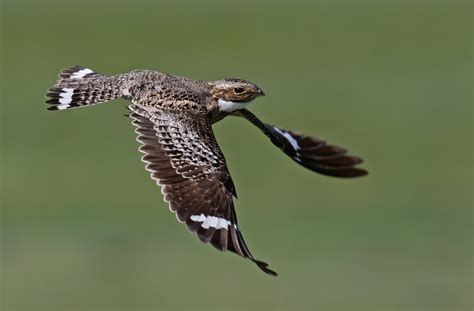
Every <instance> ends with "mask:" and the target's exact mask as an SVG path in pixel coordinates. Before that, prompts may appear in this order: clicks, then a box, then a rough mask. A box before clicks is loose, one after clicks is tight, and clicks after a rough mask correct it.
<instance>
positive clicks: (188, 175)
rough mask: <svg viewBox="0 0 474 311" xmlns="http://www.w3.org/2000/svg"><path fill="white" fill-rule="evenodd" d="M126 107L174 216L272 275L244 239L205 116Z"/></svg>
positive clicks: (229, 182) (231, 190)
mask: <svg viewBox="0 0 474 311" xmlns="http://www.w3.org/2000/svg"><path fill="white" fill-rule="evenodd" d="M129 109H130V110H131V113H130V117H131V118H132V119H133V125H135V127H136V130H135V131H136V133H137V134H138V138H137V141H139V142H140V143H141V144H142V145H141V147H140V149H139V150H140V151H141V152H142V153H144V156H143V157H142V160H143V162H145V163H146V169H147V170H148V171H149V172H150V173H151V177H152V179H154V180H156V182H157V184H158V185H159V186H161V192H162V193H163V195H164V199H165V201H166V202H168V204H169V207H170V209H171V211H172V212H174V213H176V217H177V218H178V220H179V221H180V222H184V223H185V224H186V227H187V228H188V230H189V231H191V232H195V233H196V234H197V235H198V237H199V239H200V240H201V241H202V242H204V243H208V242H209V243H211V244H212V245H213V246H214V247H216V248H217V249H219V250H221V251H226V250H229V251H231V252H234V253H236V254H237V255H240V256H242V257H244V258H248V259H250V260H252V261H253V262H254V263H256V264H257V266H258V267H259V268H260V269H262V270H263V271H264V272H266V273H268V274H270V275H276V273H275V272H274V271H272V270H270V269H269V268H268V265H267V264H266V263H264V262H262V261H259V260H257V259H255V258H254V257H253V256H252V254H251V253H250V250H249V249H248V247H247V245H246V244H245V241H244V238H243V236H242V233H241V232H240V228H239V226H238V224H237V216H236V212H235V209H234V203H233V198H232V196H235V189H234V184H233V182H232V179H231V176H230V174H229V171H228V169H227V166H226V163H225V159H224V156H223V155H222V152H221V150H220V148H219V146H218V145H217V141H216V139H215V137H214V134H213V132H212V128H211V123H210V120H209V119H208V118H207V116H206V115H204V114H202V115H200V114H199V113H198V112H193V111H163V110H157V109H154V108H152V107H141V106H140V105H130V106H129Z"/></svg>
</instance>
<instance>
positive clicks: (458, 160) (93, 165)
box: [0, 0, 473, 311]
mask: <svg viewBox="0 0 474 311" xmlns="http://www.w3.org/2000/svg"><path fill="white" fill-rule="evenodd" d="M1 5H2V6H1V13H2V15H1V26H2V40H1V43H2V56H1V65H2V68H1V81H0V85H1V95H2V97H1V106H0V108H1V131H2V136H1V138H2V141H1V145H0V147H1V168H0V174H1V185H2V188H1V196H0V199H1V206H2V213H1V234H2V240H1V241H2V246H1V274H0V278H1V296H0V306H1V307H0V309H1V310H2V311H3V310H5V311H7V310H8V311H16V310H45V311H46V310H48V311H49V310H67V311H69V310H70V311H103V310H142V311H145V310H146V311H148V310H373V311H385V310H404V311H405V310H406V311H415V310H430V311H434V310H449V311H454V310H472V308H473V304H472V298H473V283H472V282H473V281H472V277H473V266H472V265H473V258H472V249H473V240H472V237H473V236H472V221H473V219H472V211H473V210H472V207H473V197H472V191H473V162H472V156H473V154H472V150H473V137H472V133H473V119H472V118H473V111H472V108H473V98H472V87H473V77H472V70H473V54H472V52H473V51H472V40H473V31H472V18H473V15H472V10H473V5H472V2H470V1H466V2H459V1H436V2H430V1H334V2H333V1H314V2H311V1H278V2H269V1H263V2H253V1H210V0H205V1H200V2H197V1H195V2H194V1H186V2H174V1H164V2H163V1H151V0H150V1H144V0H138V1H131V0H130V1H67V2H66V1H24V0H9V1H8V0H7V1H5V0H3V1H2V2H1ZM72 65H84V66H88V67H90V68H93V69H95V70H97V71H99V72H103V73H111V74H114V73H120V72H127V71H130V70H132V69H136V68H148V69H155V70H159V71H163V72H167V73H172V74H177V75H184V76H189V77H192V78H195V79H204V80H213V79H219V78H223V77H241V78H245V79H249V80H251V81H254V82H256V83H257V84H259V85H260V86H261V87H262V88H263V89H264V90H265V92H266V93H267V96H266V97H264V98H259V99H258V100H257V101H255V102H254V103H252V105H251V106H250V109H251V110H252V111H253V112H254V113H256V114H257V115H258V116H260V117H261V118H262V119H263V120H265V121H267V122H269V123H273V124H278V125H279V126H281V127H283V128H288V129H297V130H301V131H304V132H307V133H312V134H314V135H318V136H320V137H324V138H327V139H328V140H330V141H331V142H333V143H337V144H341V145H343V146H347V147H348V148H349V149H350V150H351V151H352V153H353V154H357V155H360V156H362V157H364V159H365V160H366V164H365V167H366V168H368V169H369V171H370V173H371V174H370V175H369V176H368V177H366V178H362V179H357V180H339V179H334V178H330V177H324V176H318V175H316V174H313V173H311V172H309V171H306V170H305V169H303V168H301V167H299V166H298V165H296V164H295V163H294V162H292V161H291V160H289V159H288V158H287V157H286V156H285V155H284V154H283V153H282V152H280V151H278V150H277V149H275V148H274V146H273V145H272V144H271V143H270V142H269V141H267V139H266V137H265V136H263V135H262V134H261V133H260V132H259V131H258V130H257V129H256V128H253V127H252V126H251V125H250V124H248V123H246V122H245V121H244V120H240V119H231V118H229V119H226V120H225V122H221V123H219V124H217V125H215V131H216V133H217V137H218V140H219V142H220V144H221V147H222V149H223V150H224V152H225V155H226V157H227V161H228V164H229V167H230V170H231V172H232V174H233V176H234V181H235V184H236V186H237V190H238V193H239V200H238V201H237V203H236V208H237V210H238V216H239V220H240V224H241V227H242V229H243V232H244V235H245V237H246V240H247V243H248V244H249V247H250V248H251V250H252V251H253V253H254V254H255V256H256V257H257V258H259V259H262V260H264V261H267V262H269V263H270V266H271V267H272V268H274V269H275V270H276V271H278V272H279V273H280V276H279V277H278V278H271V277H268V276H267V275H265V274H264V273H262V272H261V271H259V270H258V269H257V268H256V267H255V266H254V265H253V264H252V263H251V262H249V261H245V260H242V259H241V258H239V257H237V256H234V255H232V254H222V253H220V252H217V251H215V250H214V249H213V248H212V247H210V246H206V245H202V244H201V243H200V242H199V241H198V239H197V238H196V237H194V236H192V235H191V234H189V233H187V231H186V229H185V228H184V226H182V225H181V224H179V223H177V221H176V219H175V217H174V216H173V215H172V214H171V213H170V212H169V210H168V208H167V206H166V205H165V204H164V203H163V201H162V198H161V194H160V191H159V189H158V188H157V187H156V186H155V185H154V183H153V182H152V181H151V180H150V179H149V177H148V173H147V172H145V170H144V169H143V164H142V163H141V162H140V161H139V158H140V154H139V153H138V151H137V143H136V142H135V135H134V132H133V129H132V126H131V124H130V122H129V120H128V119H127V118H125V117H123V114H124V113H126V110H125V108H124V107H125V105H126V104H127V102H126V101H124V100H119V101H115V102H112V103H110V104H107V105H100V106H96V107H94V108H90V109H78V110H70V111H64V112H48V111H46V110H45V106H44V105H43V101H44V98H43V94H44V93H45V90H46V89H47V88H49V87H51V85H52V84H54V82H55V80H56V75H57V73H58V72H59V70H60V69H62V68H65V67H69V66H72Z"/></svg>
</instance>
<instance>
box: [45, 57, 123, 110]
mask: <svg viewBox="0 0 474 311" xmlns="http://www.w3.org/2000/svg"><path fill="white" fill-rule="evenodd" d="M58 76H59V80H58V81H57V82H56V84H55V86H54V87H53V88H50V89H49V90H48V91H47V93H46V98H47V100H46V104H47V105H48V108H47V109H48V110H65V109H69V108H78V107H84V106H91V105H96V104H100V103H103V102H107V101H109V100H113V99H116V98H120V97H122V95H123V94H122V91H121V89H120V86H119V85H117V83H116V81H115V79H114V78H113V77H111V76H107V75H103V74H100V73H97V72H95V71H93V70H92V69H89V68H86V67H81V66H75V67H71V68H67V69H64V70H63V71H61V72H60V73H59V75H58Z"/></svg>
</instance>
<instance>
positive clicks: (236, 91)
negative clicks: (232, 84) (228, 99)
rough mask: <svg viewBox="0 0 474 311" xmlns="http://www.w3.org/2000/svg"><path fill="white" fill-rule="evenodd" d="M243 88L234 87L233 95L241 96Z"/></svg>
mask: <svg viewBox="0 0 474 311" xmlns="http://www.w3.org/2000/svg"><path fill="white" fill-rule="evenodd" d="M244 91H245V90H244V88H243V87H236V88H234V93H235V94H242V93H243V92H244Z"/></svg>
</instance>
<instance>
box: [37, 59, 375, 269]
mask: <svg viewBox="0 0 474 311" xmlns="http://www.w3.org/2000/svg"><path fill="white" fill-rule="evenodd" d="M59 77H60V79H59V80H58V82H57V83H56V85H55V87H53V88H51V89H50V90H49V91H48V93H47V95H46V96H47V97H48V100H47V102H46V103H47V104H48V105H49V107H48V109H49V110H65V109H69V108H76V107H83V106H90V105H94V104H99V103H103V102H106V101H109V100H112V99H116V98H125V99H128V100H131V102H132V104H131V105H130V106H129V110H130V114H129V115H130V117H131V119H132V120H133V121H132V123H133V124H134V125H135V127H136V129H135V131H136V133H137V134H138V138H137V141H139V142H140V143H141V146H140V148H139V150H140V151H141V152H142V153H143V154H144V156H143V157H142V160H143V162H145V163H146V169H147V170H148V171H150V173H151V177H152V179H154V180H155V181H156V182H157V184H158V185H160V186H161V188H162V193H163V195H164V199H165V201H166V202H168V204H169V207H170V209H171V211H173V212H174V213H176V217H177V218H178V220H179V221H180V222H183V223H185V224H186V226H187V228H188V229H189V230H190V231H191V232H196V234H197V235H198V237H199V238H200V239H201V241H203V242H205V243H207V242H209V243H211V244H212V245H213V246H214V247H216V248H217V249H219V250H222V251H225V250H229V251H232V252H234V253H236V254H238V255H240V256H242V257H245V258H249V259H250V260H252V261H254V262H255V263H256V264H257V265H258V266H259V267H260V268H261V269H262V270H263V271H265V272H266V273H268V274H272V275H276V273H275V272H274V271H272V270H270V269H269V268H268V267H267V264H266V263H263V262H261V261H259V260H256V259H255V258H254V257H253V256H252V254H251V253H250V251H249V249H248V247H247V246H246V244H245V241H244V239H243V237H242V233H241V231H240V228H239V226H238V224H237V217H236V213H235V209H234V205H233V196H236V191H235V186H234V183H233V181H232V178H231V176H230V174H229V170H228V168H227V165H226V162H225V159H224V156H223V154H222V152H221V150H220V148H219V146H218V144H217V141H216V139H215V137H214V134H213V131H212V124H213V123H215V122H218V121H220V120H222V119H223V118H225V117H227V116H229V115H232V116H238V117H243V118H246V119H247V120H249V121H250V122H251V123H252V124H254V125H256V126H257V127H258V128H259V129H261V130H262V132H263V133H264V134H265V135H267V136H268V137H269V138H270V139H271V141H272V142H273V143H274V144H275V145H276V146H278V147H279V148H280V149H282V150H283V151H284V152H285V153H286V154H287V155H288V156H290V157H291V158H292V159H293V160H294V161H296V162H298V163H299V164H301V165H303V166H304V167H306V168H309V169H311V170H313V171H315V172H318V173H322V174H325V175H331V176H336V177H357V176H362V175H365V174H366V173H367V172H366V171H365V170H363V169H360V168H357V167H354V165H357V164H359V163H361V162H362V160H361V159H360V158H357V157H353V156H348V155H346V150H345V149H344V148H341V147H337V146H331V145H328V144H326V142H325V141H323V140H320V139H317V138H314V137H309V136H305V135H302V134H298V133H295V132H290V131H286V130H282V129H280V128H277V127H275V126H271V125H268V124H265V123H263V122H261V121H260V120H259V119H258V118H257V117H255V116H254V115H253V114H252V113H251V112H250V111H248V110H247V109H245V106H246V105H247V104H248V103H249V102H250V101H252V100H253V99H255V98H256V97H258V96H261V95H264V93H263V91H262V90H261V89H260V88H259V87H258V86H256V85H255V84H253V83H251V82H249V81H245V80H241V79H223V80H217V81H211V82H206V81H196V80H192V79H189V78H184V77H177V76H172V75H167V74H163V73H159V72H156V71H151V70H135V71H132V72H130V73H125V74H119V75H115V76H107V75H102V74H99V73H96V72H94V71H93V70H91V69H88V68H84V67H72V68H68V69H65V70H63V71H62V72H61V73H60V74H59Z"/></svg>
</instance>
